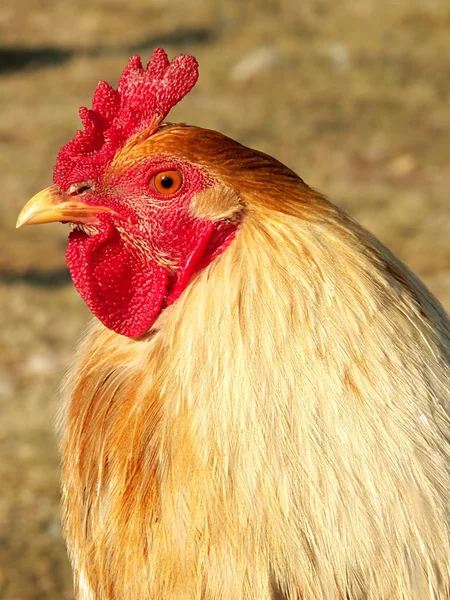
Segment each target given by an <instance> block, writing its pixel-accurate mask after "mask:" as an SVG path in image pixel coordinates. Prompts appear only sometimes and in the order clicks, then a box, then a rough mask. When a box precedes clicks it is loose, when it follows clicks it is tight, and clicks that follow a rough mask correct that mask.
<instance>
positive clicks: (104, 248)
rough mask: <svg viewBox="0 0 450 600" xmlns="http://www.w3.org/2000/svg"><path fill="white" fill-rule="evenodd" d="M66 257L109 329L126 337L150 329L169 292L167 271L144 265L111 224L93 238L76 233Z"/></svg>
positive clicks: (86, 297) (87, 298)
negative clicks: (130, 250) (167, 289)
mask: <svg viewBox="0 0 450 600" xmlns="http://www.w3.org/2000/svg"><path fill="white" fill-rule="evenodd" d="M66 258H67V264H68V266H69V270H70V274H71V276H72V279H73V282H74V285H75V287H76V289H77V290H78V292H79V293H80V295H81V297H82V298H83V300H84V301H85V302H86V304H87V306H88V307H89V309H90V310H91V311H92V313H93V314H94V315H95V316H96V317H97V318H98V319H99V320H100V321H101V322H102V323H103V324H104V325H105V326H106V327H108V328H109V329H112V330H113V331H115V332H116V333H120V334H122V335H126V336H127V337H136V336H139V335H142V334H143V333H145V332H146V331H147V330H148V329H149V328H150V326H151V325H152V323H153V322H154V320H155V319H156V317H157V316H158V314H159V313H160V311H161V307H162V303H163V300H164V297H165V294H166V288H167V271H166V269H164V268H163V267H161V266H159V265H157V264H156V263H155V262H153V261H152V260H150V259H148V264H143V262H142V261H141V260H139V258H137V257H135V256H134V255H133V254H131V253H130V252H129V250H128V249H127V248H126V246H125V244H124V243H123V241H122V239H121V238H120V235H119V233H118V231H117V230H116V229H115V228H114V227H113V226H112V225H109V227H107V228H105V229H104V230H102V231H101V232H100V233H98V234H95V235H93V236H88V235H86V234H85V233H83V232H81V231H77V230H75V231H73V232H72V233H71V234H70V236H69V245H68V248H67V252H66Z"/></svg>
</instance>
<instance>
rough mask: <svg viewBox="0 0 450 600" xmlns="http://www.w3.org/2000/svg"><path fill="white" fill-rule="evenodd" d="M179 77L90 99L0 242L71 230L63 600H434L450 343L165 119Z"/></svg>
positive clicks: (441, 593) (273, 163)
mask: <svg viewBox="0 0 450 600" xmlns="http://www.w3.org/2000/svg"><path fill="white" fill-rule="evenodd" d="M197 77H198V68H197V62H196V60H195V59H194V58H193V57H191V56H182V55H180V56H177V57H176V58H174V59H173V61H172V62H169V61H168V59H167V56H166V54H165V53H164V51H163V50H162V49H157V50H156V51H155V52H154V53H153V55H152V58H151V60H150V62H149V64H148V65H147V67H146V68H143V67H142V64H141V62H140V59H139V57H133V58H131V59H130V61H129V63H128V66H127V67H126V69H125V70H124V72H123V74H122V75H121V77H120V80H119V84H118V87H117V90H116V89H113V88H112V87H110V86H109V85H108V84H107V83H105V82H100V84H99V85H98V87H97V89H96V92H95V95H94V98H93V108H92V110H88V109H86V108H82V109H80V116H81V119H82V122H83V125H84V130H83V131H79V132H78V133H77V135H76V136H75V138H74V139H73V140H72V141H70V142H69V143H68V144H67V145H66V146H64V147H63V148H62V149H61V150H60V152H59V155H58V158H57V161H56V166H55V170H54V185H53V186H51V187H49V188H47V189H46V190H44V191H43V192H41V193H39V194H37V195H36V196H35V197H34V198H32V199H31V200H30V202H29V203H28V204H27V205H26V206H25V207H24V209H23V210H22V212H21V214H20V216H19V219H18V226H19V225H23V224H32V223H47V222H51V221H61V222H65V223H67V222H69V223H71V225H72V231H71V233H70V235H69V242H68V249H67V255H66V256H67V263H68V266H69V270H70V273H71V276H72V278H73V281H74V284H75V287H76V289H77V290H78V292H79V293H80V294H81V296H82V298H83V299H84V301H85V302H86V304H87V306H88V307H89V308H90V310H91V311H92V313H93V314H94V315H95V317H96V319H94V322H93V323H92V325H91V327H90V330H89V331H88V332H87V334H86V335H85V338H84V339H83V340H82V342H81V344H80V346H79V348H78V354H77V356H76V359H75V361H74V364H73V366H72V368H71V370H70V373H69V375H68V377H67V379H66V381H65V384H64V402H63V409H62V412H61V417H60V425H59V430H60V444H61V452H62V507H63V523H64V530H65V536H66V539H67V546H68V551H69V555H70V559H71V562H72V565H73V570H74V581H75V591H76V597H77V598H78V599H79V600H93V599H95V600H97V599H98V600H124V599H126V600H145V599H149V600H150V599H151V600H175V599H176V600H194V599H198V600H200V599H204V600H266V599H267V600H268V599H278V600H280V599H283V600H321V599H323V600H334V599H336V600H338V599H342V600H344V599H351V600H362V599H367V600H382V599H386V600H387V599H389V600H419V599H423V600H425V599H444V598H449V597H450V536H449V523H450V521H449V512H450V503H449V500H450V474H449V468H450V447H449V439H450V423H449V416H448V409H449V370H448V359H449V342H450V326H449V321H448V318H447V317H446V315H445V313H444V311H443V309H442V307H441V306H440V305H439V303H438V301H437V300H436V299H435V298H434V297H433V296H432V295H431V293H430V292H429V291H428V290H427V289H426V288H425V286H424V285H423V284H422V283H421V282H420V281H419V279H418V278H417V277H416V276H415V275H413V274H412V273H411V272H410V271H409V270H408V269H407V268H406V267H405V266H404V265H403V264H402V263H401V262H400V261H399V260H398V259H397V258H396V257H395V256H393V254H392V253H391V252H390V251H389V250H387V249H386V248H385V247H384V246H383V245H382V244H381V243H380V242H379V241H377V240H376V239H375V238H374V237H373V236H372V235H371V234H370V233H368V232H367V231H365V230H364V229H363V228H362V227H361V226H359V225H358V224H357V223H355V222H354V221H353V220H352V219H351V218H350V217H348V216H347V215H346V214H344V213H343V212H342V211H341V210H339V209H338V208H337V207H336V206H334V205H333V204H331V203H330V202H329V201H327V200H326V199H325V198H324V197H323V196H321V195H320V194H319V193H318V192H316V191H314V190H312V189H311V188H310V187H308V186H307V185H306V184H305V183H304V182H303V181H302V179H300V178H299V177H298V176H297V175H296V174H295V173H293V172H292V171H291V170H290V169H288V168H287V167H285V166H284V165H283V164H281V163H280V162H278V161H277V160H275V159H273V158H271V157H270V156H267V155H266V154H263V153H262V152H259V151H257V150H253V149H250V148H247V147H245V146H242V145H241V144H239V143H238V142H236V141H234V140H232V139H230V138H228V137H226V136H224V135H222V134H221V133H218V132H216V131H209V130H206V129H201V128H199V127H193V126H187V125H184V124H171V123H167V122H163V121H164V119H165V118H166V116H167V114H168V112H169V110H170V109H171V108H172V107H173V106H174V105H175V104H176V103H177V102H179V101H180V100H181V99H182V98H183V97H184V96H185V95H186V94H187V93H188V92H189V91H190V90H191V88H192V87H193V86H194V84H195V82H196V80H197Z"/></svg>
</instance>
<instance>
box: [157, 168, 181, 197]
mask: <svg viewBox="0 0 450 600" xmlns="http://www.w3.org/2000/svg"><path fill="white" fill-rule="evenodd" d="M150 185H151V187H152V188H153V189H154V190H155V191H157V192H158V194H161V195H162V196H171V195H172V194H176V193H177V192H178V191H179V190H180V188H181V186H182V185H183V175H182V174H181V173H180V171H176V170H170V171H160V172H159V173H155V174H154V175H153V176H152V178H151V179H150Z"/></svg>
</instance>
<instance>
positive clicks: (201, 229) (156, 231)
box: [19, 155, 236, 337]
mask: <svg viewBox="0 0 450 600" xmlns="http://www.w3.org/2000/svg"><path fill="white" fill-rule="evenodd" d="M162 182H163V183H162ZM164 185H165V186H166V187H164ZM216 185H217V182H215V181H214V179H213V178H212V177H210V176H209V175H208V174H207V173H206V172H204V171H203V170H202V169H201V168H200V167H197V166H195V165H192V164H190V163H188V162H186V161H183V160H181V159H178V158H177V157H168V156H163V155H160V156H150V157H143V158H140V159H139V160H137V161H135V162H133V164H132V166H130V165H129V164H128V163H127V161H124V162H120V161H113V162H112V163H111V165H109V166H108V168H106V169H105V172H104V175H103V177H102V178H97V180H96V181H92V180H88V181H81V182H80V181H78V182H72V183H70V181H69V182H67V183H66V185H65V188H66V189H65V190H64V191H63V190H58V189H56V188H55V187H52V188H49V189H48V190H47V191H44V196H42V195H41V196H40V199H39V201H38V202H37V204H38V205H39V206H37V204H36V197H35V199H32V200H31V201H30V203H29V205H30V206H31V208H30V206H29V205H27V206H26V207H25V208H24V210H23V211H22V213H21V217H22V222H27V223H30V224H31V223H33V222H48V221H54V220H60V221H62V222H70V223H72V224H74V227H73V230H72V232H71V233H70V235H69V244H68V248H67V252H66V258H67V264H68V267H69V270H70V273H71V275H72V279H73V281H74V284H75V287H76V288H77V290H78V292H79V293H80V295H81V296H82V298H83V300H84V301H85V302H86V304H87V305H88V307H89V308H90V310H91V311H92V312H93V314H94V315H95V316H97V317H98V319H99V320H100V321H102V323H103V324H104V325H105V326H106V327H108V328H110V329H113V330H114V331H116V332H117V333H120V334H122V335H126V336H128V337H136V336H140V335H142V334H144V333H145V332H146V331H147V330H148V329H149V328H150V327H151V325H152V324H153V322H154V321H155V319H156V318H157V317H158V315H159V314H160V312H161V310H163V309H164V308H165V307H166V306H168V305H170V304H171V303H172V302H173V301H174V300H175V299H176V298H177V297H178V296H179V295H180V294H181V292H182V291H183V290H184V289H185V287H186V285H187V284H188V282H189V279H190V278H191V276H192V275H193V274H194V273H195V272H196V271H197V270H199V269H200V268H203V267H205V266H206V265H207V264H208V263H209V261H210V260H211V257H212V256H213V255H216V254H217V251H218V249H219V248H221V247H222V246H223V247H225V246H226V245H228V243H229V242H230V241H231V239H232V237H233V236H234V233H235V231H236V224H229V223H227V222H226V221H211V220H209V219H207V218H199V217H197V216H195V215H194V214H193V211H192V210H191V206H192V203H193V199H194V198H195V197H196V196H198V195H199V194H201V193H204V192H205V191H207V190H209V189H212V188H214V186H216ZM27 207H28V208H27ZM30 211H31V212H30ZM33 215H34V216H33ZM21 217H19V221H20V219H21ZM20 224H22V223H20Z"/></svg>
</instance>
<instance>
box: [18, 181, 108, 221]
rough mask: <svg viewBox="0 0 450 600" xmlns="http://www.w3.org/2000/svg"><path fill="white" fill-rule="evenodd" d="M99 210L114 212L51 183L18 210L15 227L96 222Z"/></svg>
mask: <svg viewBox="0 0 450 600" xmlns="http://www.w3.org/2000/svg"><path fill="white" fill-rule="evenodd" d="M99 212H114V211H113V210H112V209H111V208H108V207H107V206H92V205H89V204H85V203H84V202H83V201H82V199H81V197H80V196H78V197H77V196H69V195H66V194H64V193H63V192H61V190H59V189H58V188H57V187H56V186H54V185H51V186H50V187H48V188H45V190H42V192H39V193H38V194H36V195H35V196H33V198H31V200H30V201H29V202H27V203H26V204H25V206H24V207H23V208H22V210H21V211H20V215H19V217H18V219H17V223H16V227H17V228H18V227H21V226H22V225H35V224H38V223H54V222H56V221H65V222H70V223H88V224H91V225H95V224H98V222H99V221H98V219H97V215H98V213H99Z"/></svg>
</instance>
